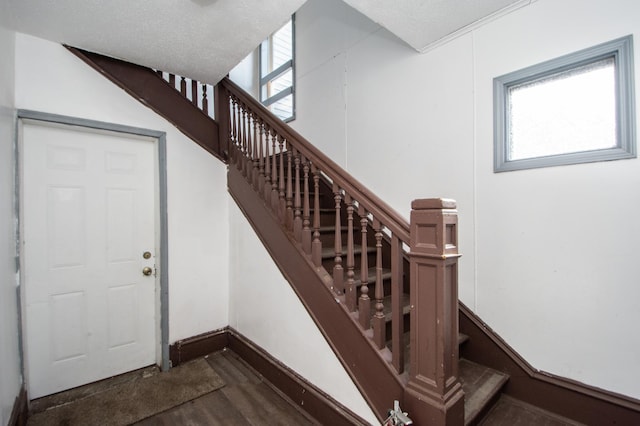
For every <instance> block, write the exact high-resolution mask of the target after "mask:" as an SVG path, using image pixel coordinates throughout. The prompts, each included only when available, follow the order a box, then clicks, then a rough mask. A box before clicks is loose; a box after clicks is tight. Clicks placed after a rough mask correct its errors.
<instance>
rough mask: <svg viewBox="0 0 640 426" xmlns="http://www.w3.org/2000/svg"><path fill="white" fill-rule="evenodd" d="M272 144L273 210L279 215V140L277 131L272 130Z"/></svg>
mask: <svg viewBox="0 0 640 426" xmlns="http://www.w3.org/2000/svg"><path fill="white" fill-rule="evenodd" d="M271 143H272V144H273V145H272V146H273V154H272V156H271V161H272V163H271V210H273V212H274V213H275V214H276V215H277V214H278V185H279V182H278V155H277V153H276V146H277V143H278V141H277V139H276V131H275V130H274V129H271Z"/></svg>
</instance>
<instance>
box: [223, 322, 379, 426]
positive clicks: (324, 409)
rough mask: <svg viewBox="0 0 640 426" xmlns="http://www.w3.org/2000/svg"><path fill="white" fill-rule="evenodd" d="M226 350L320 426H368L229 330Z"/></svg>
mask: <svg viewBox="0 0 640 426" xmlns="http://www.w3.org/2000/svg"><path fill="white" fill-rule="evenodd" d="M229 349H231V350H232V351H233V352H234V353H236V354H237V355H238V356H239V357H240V358H241V359H242V360H243V361H245V362H246V363H247V364H249V365H250V366H251V367H252V368H253V369H255V370H256V371H257V372H258V373H260V374H261V375H262V376H263V377H265V378H266V379H267V380H268V381H269V382H270V383H271V384H272V385H273V386H274V387H275V388H276V389H277V390H278V391H280V392H282V393H283V394H284V395H286V396H287V397H288V398H289V399H290V400H291V401H292V402H293V403H295V404H296V405H297V406H298V407H300V408H301V409H302V410H304V411H306V412H307V413H309V414H310V415H311V416H312V417H313V418H315V419H316V420H318V421H319V422H320V423H321V424H323V425H333V426H342V425H344V426H349V425H363V426H364V425H368V424H369V422H367V421H365V420H364V419H362V418H361V417H360V416H358V415H357V414H355V413H353V412H352V411H351V410H349V409H348V408H347V407H345V406H344V405H342V404H340V403H339V402H338V401H336V400H335V399H333V398H332V397H331V396H329V395H327V394H326V393H325V392H323V391H322V390H320V389H318V388H317V387H316V386H315V385H313V384H311V383H309V382H308V381H307V380H306V379H304V378H303V377H302V376H300V375H299V374H297V373H296V372H295V371H293V370H291V369H290V368H289V367H287V366H286V365H284V364H282V363H281V362H280V361H278V360H277V359H275V358H273V357H272V356H271V355H269V353H267V352H266V351H265V350H264V349H262V348H261V347H259V346H258V345H256V344H255V343H253V342H251V341H250V340H249V339H247V338H246V337H244V336H243V335H242V334H240V333H238V332H237V331H235V330H233V329H229Z"/></svg>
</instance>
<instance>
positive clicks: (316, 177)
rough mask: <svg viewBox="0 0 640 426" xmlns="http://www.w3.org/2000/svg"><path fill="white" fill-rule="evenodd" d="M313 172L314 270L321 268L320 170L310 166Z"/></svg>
mask: <svg viewBox="0 0 640 426" xmlns="http://www.w3.org/2000/svg"><path fill="white" fill-rule="evenodd" d="M311 168H312V172H313V242H312V243H311V259H312V260H313V264H314V265H315V266H316V268H319V267H320V266H322V241H320V170H318V168H317V167H316V166H315V165H313V164H312V165H311Z"/></svg>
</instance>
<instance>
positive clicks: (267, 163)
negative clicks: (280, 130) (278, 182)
mask: <svg viewBox="0 0 640 426" xmlns="http://www.w3.org/2000/svg"><path fill="white" fill-rule="evenodd" d="M263 131H264V137H265V141H264V148H265V153H264V195H263V196H264V199H265V201H267V205H268V204H269V201H270V198H269V197H271V158H270V157H269V136H270V132H271V129H269V126H267V124H266V123H265V124H264V127H263ZM274 155H275V153H274Z"/></svg>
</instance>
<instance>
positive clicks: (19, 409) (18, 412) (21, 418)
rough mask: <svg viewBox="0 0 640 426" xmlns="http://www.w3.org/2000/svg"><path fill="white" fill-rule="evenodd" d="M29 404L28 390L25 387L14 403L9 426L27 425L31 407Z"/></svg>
mask: <svg viewBox="0 0 640 426" xmlns="http://www.w3.org/2000/svg"><path fill="white" fill-rule="evenodd" d="M27 402H28V399H27V390H26V388H25V387H24V386H23V387H22V388H21V389H20V393H19V394H18V396H17V397H16V400H15V402H14V403H13V410H12V411H11V417H9V423H7V424H8V426H24V425H26V424H27V417H29V406H28V404H27Z"/></svg>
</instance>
